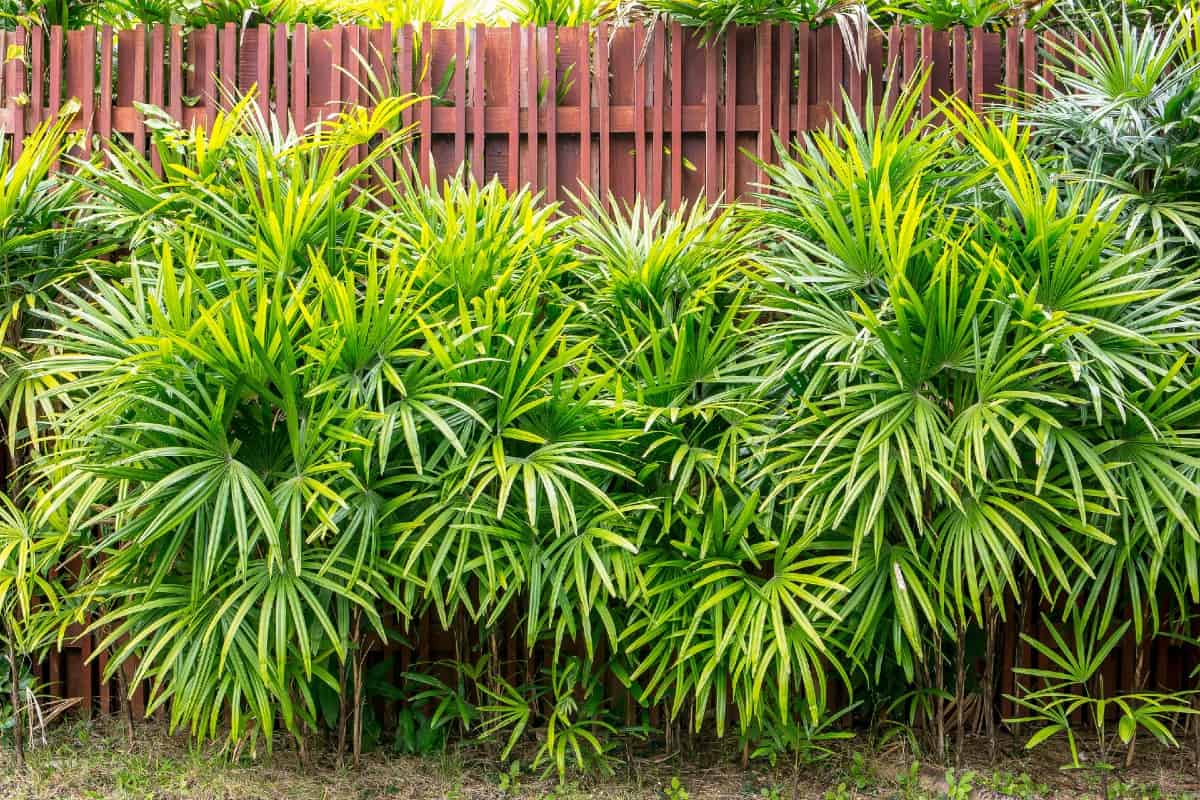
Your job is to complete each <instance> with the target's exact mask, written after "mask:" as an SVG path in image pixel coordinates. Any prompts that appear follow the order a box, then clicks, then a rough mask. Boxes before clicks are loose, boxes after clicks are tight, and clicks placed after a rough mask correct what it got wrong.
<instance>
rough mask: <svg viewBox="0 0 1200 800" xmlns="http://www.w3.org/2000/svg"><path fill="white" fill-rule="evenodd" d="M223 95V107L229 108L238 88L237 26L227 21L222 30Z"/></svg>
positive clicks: (221, 98)
mask: <svg viewBox="0 0 1200 800" xmlns="http://www.w3.org/2000/svg"><path fill="white" fill-rule="evenodd" d="M220 58H221V70H220V72H221V96H220V97H219V98H218V101H219V103H220V105H221V107H223V108H228V107H229V106H230V105H231V104H232V102H233V96H234V92H235V90H236V89H237V68H238V58H237V26H236V25H234V24H233V23H232V22H227V23H225V27H224V28H222V30H221V55H220Z"/></svg>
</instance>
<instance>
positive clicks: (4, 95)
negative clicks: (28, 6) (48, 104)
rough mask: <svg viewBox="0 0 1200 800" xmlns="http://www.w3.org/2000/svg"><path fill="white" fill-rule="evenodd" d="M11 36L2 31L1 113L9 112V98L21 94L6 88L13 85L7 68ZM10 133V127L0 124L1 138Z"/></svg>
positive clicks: (14, 34)
mask: <svg viewBox="0 0 1200 800" xmlns="http://www.w3.org/2000/svg"><path fill="white" fill-rule="evenodd" d="M9 35H10V34H9V33H8V32H7V31H5V30H3V29H0V111H7V108H8V103H7V102H5V101H6V100H7V99H8V98H9V97H16V96H17V94H19V93H18V92H16V91H13V90H11V89H6V88H5V86H6V85H7V84H9V83H11V81H9V80H8V67H7V64H8V45H9V40H8V37H9ZM11 35H12V36H13V37H14V39H15V37H16V35H17V34H16V31H13V33H12V34H11ZM4 116H5V115H0V119H3V117H4ZM8 133H9V130H8V126H7V125H5V124H4V123H3V122H0V136H4V135H7V134H8Z"/></svg>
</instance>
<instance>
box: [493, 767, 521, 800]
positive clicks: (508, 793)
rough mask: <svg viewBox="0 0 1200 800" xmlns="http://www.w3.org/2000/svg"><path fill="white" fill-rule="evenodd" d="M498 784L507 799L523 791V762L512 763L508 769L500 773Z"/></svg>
mask: <svg viewBox="0 0 1200 800" xmlns="http://www.w3.org/2000/svg"><path fill="white" fill-rule="evenodd" d="M497 783H498V786H499V788H500V791H501V793H503V794H504V796H505V797H512V796H513V795H516V794H518V793H519V792H520V791H521V762H520V761H516V760H514V761H513V762H512V763H510V764H509V765H508V769H507V770H505V771H504V772H501V773H500V777H499V780H498V781H497Z"/></svg>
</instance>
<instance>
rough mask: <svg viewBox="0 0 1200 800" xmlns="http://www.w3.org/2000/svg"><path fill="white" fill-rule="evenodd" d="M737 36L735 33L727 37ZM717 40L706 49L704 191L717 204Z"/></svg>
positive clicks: (718, 193) (729, 33)
mask: <svg viewBox="0 0 1200 800" xmlns="http://www.w3.org/2000/svg"><path fill="white" fill-rule="evenodd" d="M732 35H735V33H734V32H733V31H729V32H727V33H726V37H727V38H728V37H729V36H732ZM717 41H718V40H717V39H713V40H712V41H710V42H709V43H708V45H707V46H706V47H705V48H704V190H705V199H706V200H708V202H710V203H715V202H716V201H717V197H718V196H719V195H720V193H721V188H720V185H719V183H718V179H717V176H718V175H720V172H719V170H718V167H717V100H718V98H717V59H718V57H719V56H720V52H719V50H718V49H717V48H718V45H717Z"/></svg>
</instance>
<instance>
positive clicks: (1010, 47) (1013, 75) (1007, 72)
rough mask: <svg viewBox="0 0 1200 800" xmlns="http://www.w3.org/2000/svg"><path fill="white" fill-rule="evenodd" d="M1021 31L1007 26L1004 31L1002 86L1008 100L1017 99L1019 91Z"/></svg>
mask: <svg viewBox="0 0 1200 800" xmlns="http://www.w3.org/2000/svg"><path fill="white" fill-rule="evenodd" d="M1020 70H1021V31H1020V29H1018V28H1009V29H1008V30H1006V31H1005V32H1004V87H1005V89H1007V90H1008V91H1007V95H1008V100H1009V102H1013V101H1015V100H1016V99H1017V95H1018V93H1019V92H1020V91H1021V76H1020Z"/></svg>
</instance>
